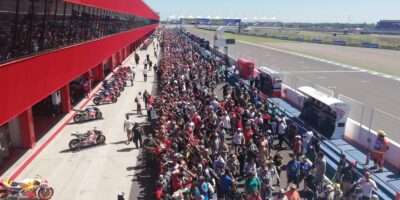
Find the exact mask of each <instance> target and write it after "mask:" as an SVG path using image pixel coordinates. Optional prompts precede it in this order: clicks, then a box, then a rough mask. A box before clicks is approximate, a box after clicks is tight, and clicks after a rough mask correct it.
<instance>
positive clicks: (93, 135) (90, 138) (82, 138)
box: [69, 127, 106, 151]
mask: <svg viewBox="0 0 400 200" xmlns="http://www.w3.org/2000/svg"><path fill="white" fill-rule="evenodd" d="M71 136H74V137H75V138H74V139H72V140H71V141H70V142H69V149H70V150H71V151H75V150H79V149H81V148H82V147H86V146H91V145H98V144H104V142H105V141H106V136H105V135H104V134H103V132H102V131H101V130H97V129H96V127H95V128H93V130H88V131H87V132H86V133H79V132H75V133H72V134H71Z"/></svg>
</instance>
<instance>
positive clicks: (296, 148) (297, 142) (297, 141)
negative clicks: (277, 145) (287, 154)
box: [293, 135, 302, 156]
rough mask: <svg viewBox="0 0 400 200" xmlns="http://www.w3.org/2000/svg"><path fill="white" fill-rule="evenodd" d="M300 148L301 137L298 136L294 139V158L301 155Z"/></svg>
mask: <svg viewBox="0 0 400 200" xmlns="http://www.w3.org/2000/svg"><path fill="white" fill-rule="evenodd" d="M301 146H302V142H301V136H300V135H296V137H295V138H294V149H293V151H294V154H295V155H296V156H298V155H299V154H301Z"/></svg>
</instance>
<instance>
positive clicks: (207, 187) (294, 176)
mask: <svg viewBox="0 0 400 200" xmlns="http://www.w3.org/2000/svg"><path fill="white" fill-rule="evenodd" d="M158 40H159V41H160V44H161V45H160V46H161V51H162V53H161V55H160V57H161V59H160V64H159V66H158V69H157V70H156V72H155V73H156V74H157V79H158V85H159V87H158V92H159V95H158V96H157V97H156V98H154V103H153V104H152V111H153V114H152V115H153V116H155V117H154V118H155V119H157V120H153V121H152V125H153V126H152V127H153V132H152V133H150V135H149V137H148V138H147V139H146V140H145V142H144V144H143V145H144V148H145V153H148V154H154V156H149V157H148V158H153V159H155V160H152V161H153V162H156V163H157V164H158V165H159V178H158V180H157V188H156V197H157V199H196V200H197V199H205V200H208V199H221V200H235V199H251V200H264V199H278V200H279V199H289V200H297V199H300V198H305V199H329V200H333V199H354V198H355V197H356V196H354V194H355V192H354V191H355V190H356V189H357V187H354V186H359V187H358V188H359V189H360V190H361V192H360V193H358V195H359V196H357V198H360V199H361V198H362V199H370V198H371V197H372V190H374V189H377V188H376V184H375V182H373V180H372V179H370V178H369V176H370V174H368V173H366V174H365V177H363V178H361V179H359V180H358V181H356V180H355V178H356V175H355V174H354V176H352V177H349V174H348V173H355V172H354V170H352V169H351V167H354V166H355V165H356V163H354V162H350V163H349V164H347V165H346V161H345V160H344V161H343V163H342V165H341V166H343V168H342V169H341V170H340V171H339V172H338V174H337V175H336V176H335V177H338V178H337V181H336V182H337V184H330V183H327V184H325V182H326V181H324V175H325V173H326V160H325V158H324V154H323V153H322V151H320V146H319V145H320V136H318V135H317V134H315V133H314V132H313V131H312V130H311V129H310V130H309V131H307V132H305V133H299V131H298V130H299V129H298V127H297V125H296V124H295V123H293V122H290V121H289V120H287V119H286V118H285V116H284V115H279V114H278V113H277V111H276V109H277V107H276V105H272V106H271V105H268V104H265V103H264V102H260V98H259V97H258V94H257V92H256V90H254V89H250V90H248V89H247V88H246V87H245V86H244V84H243V82H241V83H240V84H239V85H236V86H233V87H232V86H229V85H225V86H224V87H223V89H222V90H223V98H221V99H218V97H217V95H215V93H214V92H216V91H215V89H216V85H217V84H215V83H216V79H218V74H219V72H220V71H221V68H225V66H224V65H225V63H224V61H223V59H219V58H216V57H211V58H208V59H205V58H204V57H202V55H201V53H200V47H199V45H198V44H196V43H194V42H192V41H191V40H190V39H189V37H187V36H186V35H185V33H184V32H182V31H180V30H177V29H165V30H164V31H163V32H161V33H160V35H159V37H158ZM226 69H227V68H226ZM270 106H271V107H270ZM286 137H287V138H289V142H288V144H287V146H285V145H286V142H285V141H284V138H286ZM287 149H290V151H291V153H290V157H291V159H290V160H289V161H288V162H286V163H285V161H284V157H283V151H284V150H285V151H286V150H287ZM310 154H312V155H313V156H315V158H316V159H315V161H314V162H310V160H309V159H308V158H307V157H306V156H305V155H310ZM281 171H285V174H286V176H285V177H286V180H287V181H286V182H282V181H281V178H282V177H283V176H284V174H283V173H281ZM352 175H353V174H352ZM346 183H347V185H346ZM301 185H303V188H304V189H303V190H301V191H300V190H298V189H299V188H300V186H301ZM342 190H345V192H344V191H342Z"/></svg>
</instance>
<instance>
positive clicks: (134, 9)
mask: <svg viewBox="0 0 400 200" xmlns="http://www.w3.org/2000/svg"><path fill="white" fill-rule="evenodd" d="M65 1H67V2H71V3H76V4H81V5H87V6H93V7H98V8H103V9H107V10H113V11H117V12H122V13H127V14H132V15H136V16H140V17H144V18H150V19H155V20H160V16H159V15H158V14H157V13H156V12H154V10H152V9H151V8H150V7H149V6H148V5H147V4H146V3H144V2H143V1H142V0H65Z"/></svg>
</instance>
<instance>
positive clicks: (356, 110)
mask: <svg viewBox="0 0 400 200" xmlns="http://www.w3.org/2000/svg"><path fill="white" fill-rule="evenodd" d="M338 98H339V100H341V101H343V102H345V103H347V104H348V105H350V113H349V118H351V119H353V120H355V121H357V122H359V125H360V126H361V125H362V124H363V121H366V120H365V117H364V111H365V104H363V103H361V102H359V101H357V100H354V99H352V98H350V97H347V96H344V95H342V94H339V97H338ZM364 125H366V124H365V123H364Z"/></svg>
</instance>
